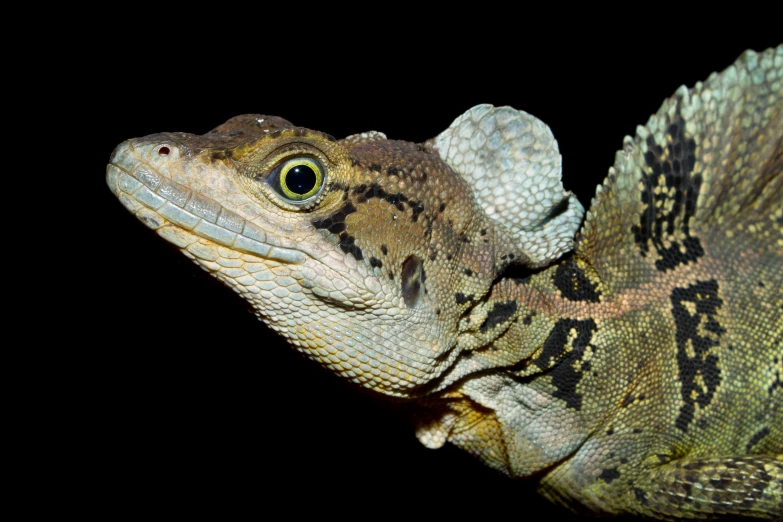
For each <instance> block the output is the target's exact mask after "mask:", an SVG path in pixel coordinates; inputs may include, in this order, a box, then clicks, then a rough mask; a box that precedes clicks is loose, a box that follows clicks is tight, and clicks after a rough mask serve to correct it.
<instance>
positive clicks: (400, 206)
mask: <svg viewBox="0 0 783 522" xmlns="http://www.w3.org/2000/svg"><path fill="white" fill-rule="evenodd" d="M379 168H380V167H379ZM372 198H378V199H383V200H385V201H387V202H389V203H390V204H391V205H393V206H394V207H395V208H397V210H399V211H400V212H404V211H405V206H406V204H407V205H408V206H410V208H411V210H412V212H413V215H412V216H411V220H412V221H413V222H416V221H418V219H419V214H421V213H422V212H423V211H424V205H423V204H421V203H419V202H418V201H414V200H410V199H408V197H407V196H406V195H405V194H402V193H398V194H390V193H388V192H386V191H385V190H384V189H383V188H382V187H381V186H380V185H378V184H377V183H373V184H372V185H370V186H369V187H367V190H366V191H364V193H363V194H360V195H359V196H358V197H357V198H356V202H357V203H366V202H367V200H369V199H372Z"/></svg>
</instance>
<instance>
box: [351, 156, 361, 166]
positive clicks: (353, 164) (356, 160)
mask: <svg viewBox="0 0 783 522" xmlns="http://www.w3.org/2000/svg"><path fill="white" fill-rule="evenodd" d="M359 165H361V163H359V160H358V159H356V158H351V167H358V166H359Z"/></svg>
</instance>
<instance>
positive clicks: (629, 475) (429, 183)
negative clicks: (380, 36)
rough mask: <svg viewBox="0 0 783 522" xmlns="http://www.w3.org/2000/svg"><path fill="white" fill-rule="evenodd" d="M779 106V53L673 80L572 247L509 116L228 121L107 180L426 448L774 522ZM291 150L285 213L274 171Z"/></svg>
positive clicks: (145, 148) (707, 514)
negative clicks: (343, 127)
mask: <svg viewBox="0 0 783 522" xmlns="http://www.w3.org/2000/svg"><path fill="white" fill-rule="evenodd" d="M782 112H783V47H778V48H776V49H770V50H767V51H765V52H763V53H754V52H750V51H749V52H747V53H745V54H744V55H743V56H742V57H740V59H739V60H738V61H737V62H736V63H735V64H734V65H732V66H731V67H729V68H728V69H726V70H725V71H723V72H722V73H721V74H714V75H712V76H711V77H710V78H709V79H708V80H707V81H705V82H704V83H699V84H697V85H696V86H694V87H693V88H692V89H690V90H688V89H686V88H684V87H683V88H681V89H679V90H678V91H677V92H676V93H675V95H674V96H673V97H671V98H670V99H668V100H666V101H665V102H664V103H663V105H662V107H661V108H660V110H659V111H658V112H657V113H656V114H655V115H654V116H652V117H651V118H650V120H649V121H648V122H647V124H646V125H645V126H643V127H639V128H638V129H637V133H636V136H635V137H627V138H626V139H625V140H624V143H623V148H622V150H620V151H619V152H618V153H617V155H616V160H615V165H614V167H613V168H611V169H610V171H609V175H608V177H607V178H606V180H605V182H604V183H603V184H602V185H601V186H599V187H598V188H597V190H596V196H595V198H594V199H593V202H592V205H591V208H590V211H589V212H588V213H587V217H586V220H585V223H584V226H583V228H582V230H581V232H579V234H576V229H577V227H578V223H579V220H580V218H581V215H582V208H581V206H579V204H578V202H576V200H575V198H573V197H572V196H571V195H570V194H569V193H568V192H566V191H565V190H564V189H563V186H562V184H561V181H560V155H559V152H558V150H557V144H556V142H555V141H554V137H553V136H552V134H551V132H550V131H549V129H548V128H547V127H546V125H544V124H543V123H542V122H540V121H539V120H537V119H535V118H534V117H532V116H530V115H528V114H526V113H523V112H520V111H516V110H514V109H511V108H509V107H501V108H493V107H491V106H488V105H482V106H478V107H475V108H473V109H471V110H469V111H468V112H467V113H465V114H464V115H463V116H461V117H459V118H458V119H457V120H455V122H454V123H453V124H452V125H451V126H450V127H449V128H448V129H447V130H446V131H444V132H443V133H442V134H440V135H439V136H438V137H436V138H434V139H432V140H430V141H428V142H426V143H424V144H414V143H409V142H405V141H395V140H389V139H387V138H386V136H385V135H384V134H382V133H379V132H368V133H362V134H356V135H353V136H349V137H347V138H345V139H343V140H336V139H335V138H333V137H332V136H329V135H328V134H324V133H321V132H318V131H312V130H308V129H303V128H300V127H295V126H294V125H292V124H291V123H289V122H287V121H285V120H283V119H281V118H277V117H271V116H263V115H244V116H238V117H236V118H233V119H231V120H229V122H227V123H225V124H223V125H221V126H220V127H218V128H216V129H215V130H214V131H212V132H209V133H207V134H205V135H204V136H193V135H190V134H184V133H169V134H156V135H153V136H147V137H145V138H139V139H135V140H129V141H127V142H125V143H123V144H121V145H120V146H119V147H117V149H116V150H115V152H114V154H113V155H112V159H111V163H110V165H109V166H108V168H107V181H108V184H109V187H110V188H111V190H112V191H113V192H114V193H115V194H116V195H117V197H118V198H119V199H120V201H121V202H122V203H123V204H124V205H125V206H126V207H127V208H128V209H129V210H130V211H131V212H133V213H134V214H135V215H136V216H137V217H138V218H139V219H140V220H141V221H142V222H143V223H144V224H146V225H147V226H149V227H150V228H152V229H154V230H156V231H157V233H158V234H159V235H160V236H161V237H163V238H164V239H166V240H167V241H170V242H171V243H173V244H174V245H176V246H177V247H178V248H179V249H180V250H181V251H182V253H183V254H184V255H186V256H188V257H189V258H191V259H192V260H193V261H194V262H196V263H198V264H199V266H201V267H202V268H204V269H205V270H207V271H208V272H210V273H211V274H213V275H214V276H215V277H217V278H218V279H219V280H221V281H223V282H224V283H225V284H227V285H229V286H230V287H231V288H233V289H234V290H235V291H236V292H237V293H239V294H240V295H241V296H242V297H244V298H245V299H247V300H248V302H250V303H251V305H252V306H253V307H254V309H255V310H256V312H257V314H258V316H259V317H260V318H261V319H262V320H263V321H265V322H267V323H268V324H269V325H270V326H271V327H272V328H273V329H275V330H276V331H278V332H280V334H282V335H283V336H285V337H286V338H287V339H288V341H289V342H290V344H291V345H292V346H293V347H295V348H296V349H297V350H299V351H301V352H302V353H304V354H305V355H307V356H308V357H310V358H312V359H314V360H316V361H318V362H319V363H320V364H322V365H323V366H325V367H326V368H329V369H330V370H332V371H333V372H334V373H335V374H337V375H339V376H341V377H343V378H345V379H348V380H349V381H351V382H353V383H355V384H356V385H358V386H362V387H365V388H367V389H370V390H373V391H374V392H377V393H379V394H383V395H387V396H393V397H396V398H398V399H399V400H401V401H408V403H410V404H413V405H415V406H416V408H418V409H417V410H416V413H415V421H416V425H417V428H416V436H417V437H418V438H419V440H420V441H421V442H422V443H423V444H424V445H426V446H427V447H430V448H438V447H440V446H442V445H444V444H445V443H446V442H450V443H452V444H455V445H456V446H458V447H461V448H463V449H464V450H466V451H468V452H470V453H471V454H473V455H475V456H476V457H477V458H479V459H481V460H482V461H483V462H484V463H485V464H487V465H488V466H491V467H493V468H495V469H497V470H500V471H501V472H503V473H506V474H508V475H509V476H513V477H523V476H531V475H533V476H535V477H536V480H537V482H538V486H539V490H540V492H541V493H542V494H543V495H544V496H546V497H547V498H549V499H551V500H552V501H553V502H557V503H560V504H562V505H565V506H567V507H569V508H571V509H574V510H577V511H580V512H587V513H594V514H606V515H612V514H621V513H625V514H636V515H640V516H646V517H652V518H660V519H675V518H721V517H730V516H734V515H741V516H746V517H758V518H762V519H780V518H781V517H783V382H782V380H781V379H782V378H783V291H781V288H783V145H782V143H783V117H782V115H781V113H782ZM299 157H303V158H307V161H310V162H311V163H310V164H312V165H320V166H321V167H322V168H323V172H320V173H319V174H321V176H322V179H323V180H324V185H323V186H322V187H317V190H315V189H314V190H313V192H312V193H313V194H314V195H313V196H312V197H311V198H310V199H306V200H304V201H301V202H299V201H291V200H286V199H285V198H283V197H281V194H280V190H279V189H280V187H279V186H276V185H275V182H274V178H271V180H270V176H273V173H274V172H275V169H277V168H278V167H279V166H280V165H282V164H284V162H287V161H289V160H292V159H296V158H299ZM278 182H279V180H278ZM570 249H573V251H572V252H568V250H570ZM558 258H559V260H557V259H558ZM547 264H548V265H549V266H548V267H546V268H545V269H543V270H537V271H534V272H533V273H532V275H529V277H525V278H522V279H516V278H512V277H509V275H508V273H507V272H506V270H507V269H509V268H510V267H512V268H513V265H521V266H522V267H525V268H528V269H530V268H538V267H543V266H545V265H547ZM517 268H518V267H517ZM511 502H513V501H511Z"/></svg>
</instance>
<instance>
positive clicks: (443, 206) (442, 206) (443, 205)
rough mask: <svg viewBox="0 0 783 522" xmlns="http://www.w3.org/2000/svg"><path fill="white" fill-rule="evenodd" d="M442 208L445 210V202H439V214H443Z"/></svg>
mask: <svg viewBox="0 0 783 522" xmlns="http://www.w3.org/2000/svg"><path fill="white" fill-rule="evenodd" d="M444 210H446V204H445V203H441V204H440V207H438V212H440V213H441V214H443V211H444Z"/></svg>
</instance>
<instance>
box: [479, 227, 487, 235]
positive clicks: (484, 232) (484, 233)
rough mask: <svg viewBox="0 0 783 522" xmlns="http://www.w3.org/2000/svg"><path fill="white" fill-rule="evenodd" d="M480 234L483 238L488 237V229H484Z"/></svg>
mask: <svg viewBox="0 0 783 522" xmlns="http://www.w3.org/2000/svg"><path fill="white" fill-rule="evenodd" d="M479 234H481V235H482V236H486V235H487V229H486V228H482V229H481V230H480V231H479Z"/></svg>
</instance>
